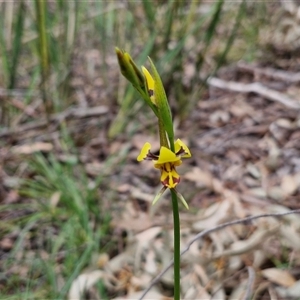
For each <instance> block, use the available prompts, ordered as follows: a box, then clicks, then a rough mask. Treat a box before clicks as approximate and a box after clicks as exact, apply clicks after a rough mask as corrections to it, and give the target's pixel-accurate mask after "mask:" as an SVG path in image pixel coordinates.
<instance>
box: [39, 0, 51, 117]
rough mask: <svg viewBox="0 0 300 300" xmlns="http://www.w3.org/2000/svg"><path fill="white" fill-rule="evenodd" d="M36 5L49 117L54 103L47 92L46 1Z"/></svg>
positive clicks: (46, 107)
mask: <svg viewBox="0 0 300 300" xmlns="http://www.w3.org/2000/svg"><path fill="white" fill-rule="evenodd" d="M35 5H36V17H37V29H38V35H39V51H40V53H39V54H40V64H41V71H42V82H41V89H42V97H43V102H44V105H45V110H46V114H47V118H48V119H49V116H50V113H51V112H52V103H51V102H50V100H49V99H48V93H47V81H48V76H49V52H48V40H47V32H46V1H44V0H35Z"/></svg>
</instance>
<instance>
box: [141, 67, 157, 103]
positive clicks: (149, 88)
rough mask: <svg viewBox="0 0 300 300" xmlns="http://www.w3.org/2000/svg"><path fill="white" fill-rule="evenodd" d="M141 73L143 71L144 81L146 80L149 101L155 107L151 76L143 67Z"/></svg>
mask: <svg viewBox="0 0 300 300" xmlns="http://www.w3.org/2000/svg"><path fill="white" fill-rule="evenodd" d="M142 71H143V73H144V76H145V79H146V84H147V90H148V94H149V97H150V100H151V102H152V103H153V104H155V105H156V102H155V94H154V79H153V77H152V75H151V74H150V73H149V71H148V70H147V69H146V68H145V67H144V66H142Z"/></svg>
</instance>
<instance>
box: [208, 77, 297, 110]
mask: <svg viewBox="0 0 300 300" xmlns="http://www.w3.org/2000/svg"><path fill="white" fill-rule="evenodd" d="M207 83H208V84H209V85H211V86H213V87H217V88H220V89H226V90H230V91H234V92H239V93H256V94H258V95H260V96H263V97H265V98H267V99H269V100H272V101H277V102H279V103H281V104H283V105H285V106H287V107H289V108H293V109H300V103H297V102H296V101H295V100H294V99H292V98H290V97H288V96H286V95H284V94H282V93H279V92H277V91H274V90H271V89H269V88H267V87H265V86H264V85H262V84H261V83H259V82H254V83H249V84H245V83H240V82H234V81H224V80H222V79H219V78H216V77H211V78H209V79H208V81H207Z"/></svg>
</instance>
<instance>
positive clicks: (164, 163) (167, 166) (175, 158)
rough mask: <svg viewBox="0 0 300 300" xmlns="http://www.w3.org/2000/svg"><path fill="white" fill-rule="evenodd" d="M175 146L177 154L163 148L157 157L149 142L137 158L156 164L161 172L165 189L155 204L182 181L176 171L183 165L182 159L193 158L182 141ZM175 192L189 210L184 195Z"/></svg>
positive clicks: (157, 197)
mask: <svg viewBox="0 0 300 300" xmlns="http://www.w3.org/2000/svg"><path fill="white" fill-rule="evenodd" d="M174 146H175V151H176V153H173V152H172V151H171V150H170V149H168V148H166V147H163V146H162V147H161V148H160V151H159V155H155V154H153V153H152V152H151V151H150V149H151V144H150V143H148V142H147V143H145V145H144V146H143V148H142V150H141V152H140V154H139V156H138V157H137V160H138V161H142V160H152V161H153V163H154V167H155V168H156V169H159V170H160V171H161V176H160V181H161V183H162V184H163V188H162V190H161V191H160V192H159V194H158V195H157V196H156V197H155V199H154V201H153V203H155V202H156V201H157V200H158V199H159V198H160V196H161V195H162V194H163V192H164V191H165V190H166V189H167V188H169V189H174V190H175V187H176V186H177V184H178V183H179V181H180V177H179V174H178V173H177V171H176V167H178V166H180V165H181V163H182V161H181V158H188V157H191V152H190V150H189V148H188V147H187V146H186V145H185V144H184V143H183V142H182V141H181V140H180V139H178V140H177V141H176V142H175V145H174ZM175 192H176V193H177V195H178V196H179V198H180V199H181V201H182V202H183V204H184V205H185V206H186V207H187V208H188V206H187V203H186V202H185V200H184V199H183V197H182V195H180V194H179V193H178V192H177V191H176V190H175Z"/></svg>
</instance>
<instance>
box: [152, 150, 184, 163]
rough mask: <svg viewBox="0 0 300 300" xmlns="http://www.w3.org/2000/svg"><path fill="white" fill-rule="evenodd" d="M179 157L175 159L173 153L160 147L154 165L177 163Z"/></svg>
mask: <svg viewBox="0 0 300 300" xmlns="http://www.w3.org/2000/svg"><path fill="white" fill-rule="evenodd" d="M179 160H180V157H177V156H176V154H175V153H173V152H172V151H171V150H170V149H168V148H166V147H164V146H162V147H161V148H160V152H159V157H158V160H157V161H156V162H155V164H165V163H168V162H176V161H179Z"/></svg>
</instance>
